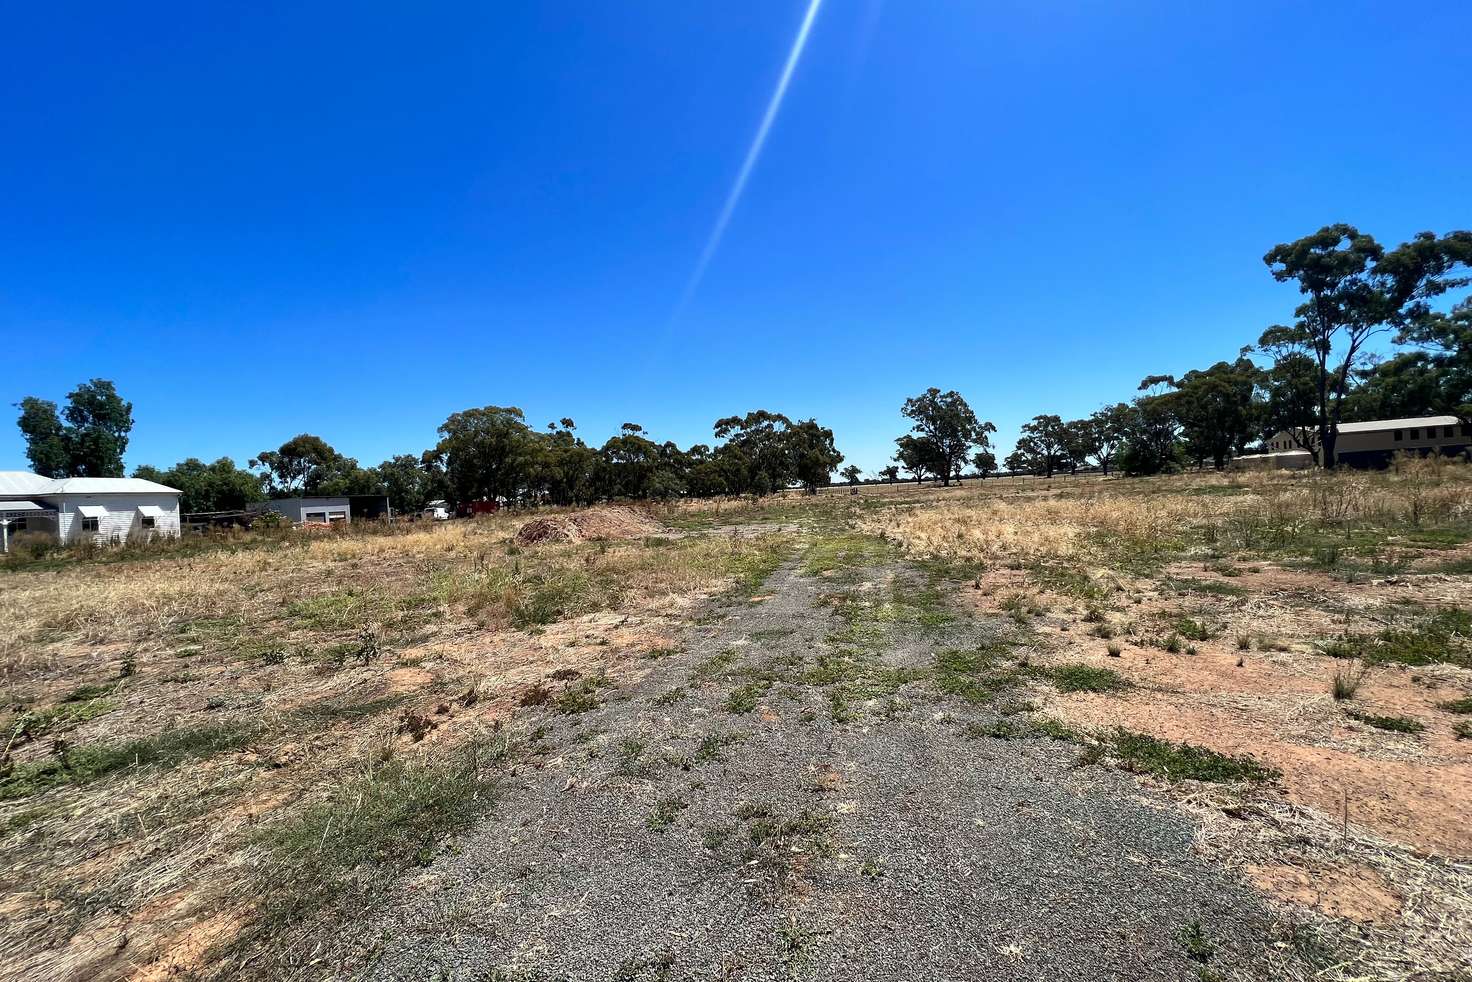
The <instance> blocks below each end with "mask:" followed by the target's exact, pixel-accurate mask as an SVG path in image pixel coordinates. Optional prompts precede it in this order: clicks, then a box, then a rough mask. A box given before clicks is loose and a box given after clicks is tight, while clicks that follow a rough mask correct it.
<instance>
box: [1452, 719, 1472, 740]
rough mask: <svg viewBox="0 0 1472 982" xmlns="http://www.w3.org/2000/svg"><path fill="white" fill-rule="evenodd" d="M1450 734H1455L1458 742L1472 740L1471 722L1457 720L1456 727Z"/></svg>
mask: <svg viewBox="0 0 1472 982" xmlns="http://www.w3.org/2000/svg"><path fill="white" fill-rule="evenodd" d="M1452 733H1454V734H1456V737H1457V739H1458V740H1472V721H1468V720H1465V719H1463V720H1458V721H1457V725H1456V726H1453V727H1452Z"/></svg>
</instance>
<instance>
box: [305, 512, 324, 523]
mask: <svg viewBox="0 0 1472 982" xmlns="http://www.w3.org/2000/svg"><path fill="white" fill-rule="evenodd" d="M307 521H309V522H325V521H327V513H326V512H325V511H309V512H307Z"/></svg>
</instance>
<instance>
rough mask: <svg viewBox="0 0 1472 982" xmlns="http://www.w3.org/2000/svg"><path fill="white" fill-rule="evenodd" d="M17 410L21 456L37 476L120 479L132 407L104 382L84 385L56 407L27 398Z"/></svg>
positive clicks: (34, 398) (44, 400) (126, 447)
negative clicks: (23, 453) (23, 447)
mask: <svg viewBox="0 0 1472 982" xmlns="http://www.w3.org/2000/svg"><path fill="white" fill-rule="evenodd" d="M17 406H18V407H19V409H20V411H21V413H20V418H19V420H18V421H17V422H18V424H19V426H20V431H21V435H22V436H23V437H24V438H25V441H26V457H27V458H28V459H29V460H30V462H31V466H32V467H33V468H35V471H36V473H37V474H40V475H41V476H42V477H122V476H123V454H124V453H125V452H126V451H127V449H128V434H129V433H131V432H132V429H133V404H132V403H130V402H125V401H124V400H123V399H122V397H121V396H119V395H118V391H117V388H116V387H115V386H114V385H113V383H112V382H109V381H108V380H107V379H101V378H95V379H92V380H91V381H90V382H83V383H82V384H81V385H79V386H77V387H76V388H75V389H73V390H72V392H71V393H70V394H68V395H67V404H66V408H65V409H63V410H62V411H61V414H60V416H58V415H57V408H56V403H54V402H51V401H50V400H47V399H38V398H36V397H35V396H27V397H25V398H24V399H22V400H21V401H20V402H19V403H18V404H17Z"/></svg>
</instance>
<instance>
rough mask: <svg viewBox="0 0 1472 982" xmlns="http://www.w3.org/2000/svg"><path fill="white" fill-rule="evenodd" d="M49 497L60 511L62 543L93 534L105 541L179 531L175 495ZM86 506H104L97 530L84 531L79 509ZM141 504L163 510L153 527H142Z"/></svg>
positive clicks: (121, 540)
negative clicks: (139, 509)
mask: <svg viewBox="0 0 1472 982" xmlns="http://www.w3.org/2000/svg"><path fill="white" fill-rule="evenodd" d="M46 500H47V503H48V504H50V505H51V506H52V507H54V508H55V509H56V511H57V522H58V525H59V528H58V529H57V533H58V536H59V537H60V539H61V541H62V542H80V541H82V539H83V537H84V536H90V537H92V538H93V539H94V540H95V541H97V542H99V543H104V544H105V543H109V542H113V541H117V542H127V541H128V540H129V539H131V538H146V537H150V536H151V537H155V538H157V537H159V536H172V535H178V534H179V496H178V495H176V494H150V493H143V494H66V495H51V496H48V497H47V499H46ZM83 505H88V506H97V507H101V508H103V509H105V513H104V514H103V515H101V516H100V517H99V518H98V519H97V531H96V532H83V531H82V515H81V513H80V512H79V511H78V510H77V509H78V508H80V507H81V506H83ZM139 505H154V506H157V507H158V508H159V509H160V510H161V511H162V514H160V515H159V516H158V517H157V518H156V519H155V520H154V527H153V528H151V529H146V528H144V527H143V521H142V519H143V516H142V515H140V514H139V513H138V506H139Z"/></svg>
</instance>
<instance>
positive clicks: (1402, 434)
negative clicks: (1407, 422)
mask: <svg viewBox="0 0 1472 982" xmlns="http://www.w3.org/2000/svg"><path fill="white" fill-rule="evenodd" d="M1415 435H1416V431H1415V430H1411V436H1415ZM1404 437H1405V431H1404V430H1396V431H1395V442H1396V443H1399V442H1400V441H1401V440H1402V439H1403V438H1404Z"/></svg>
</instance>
